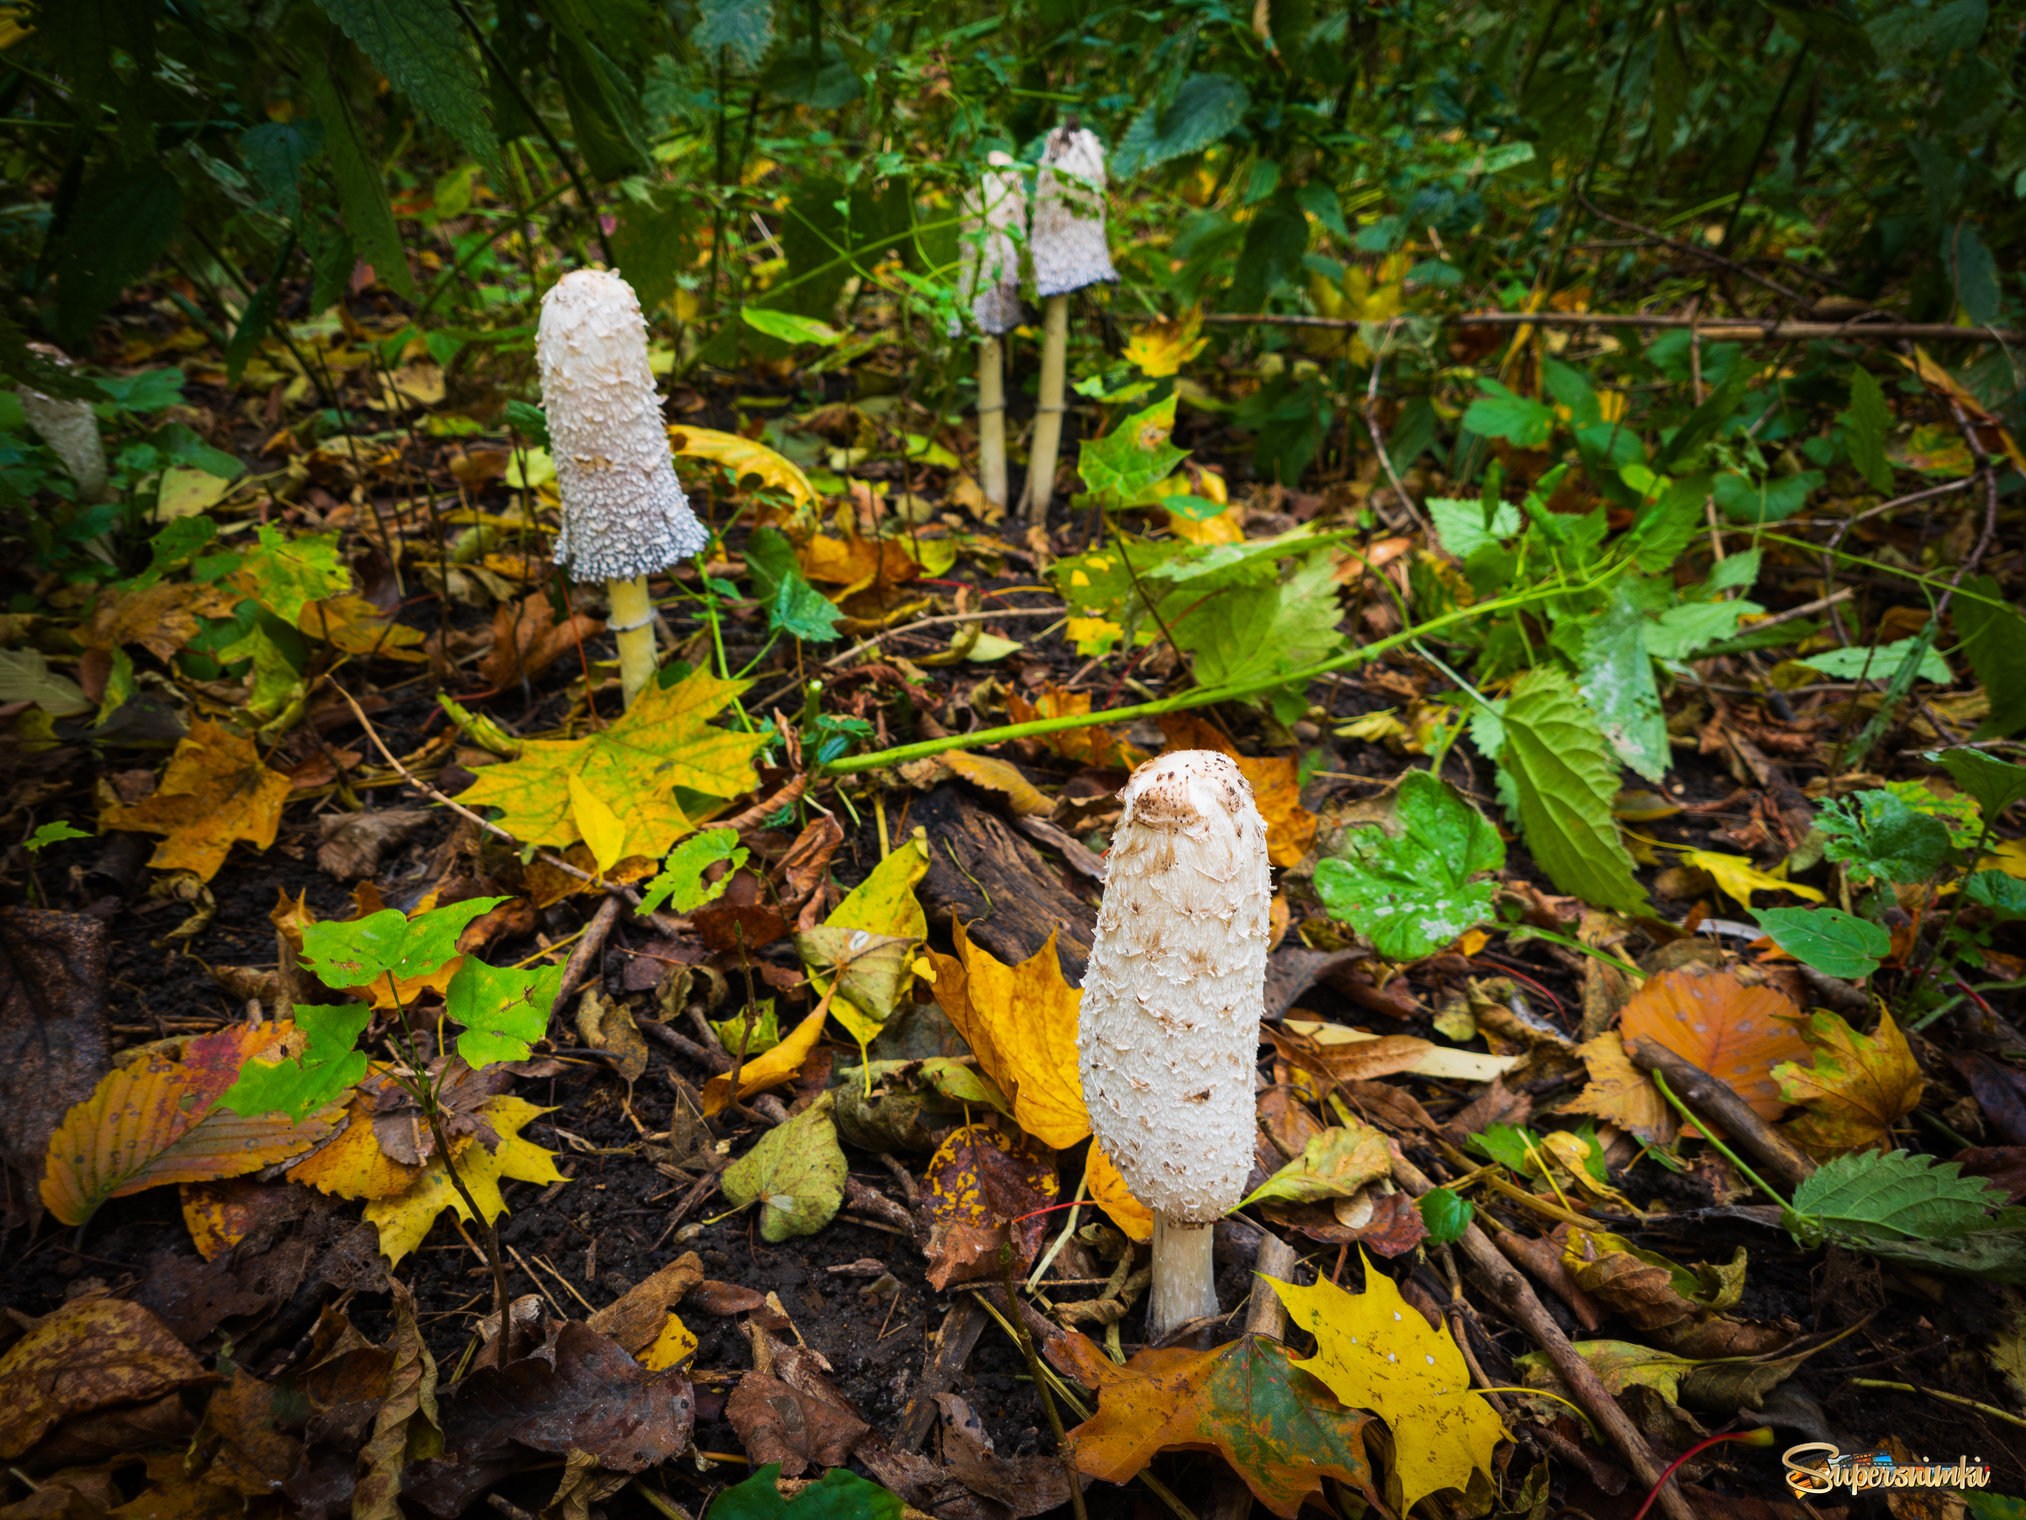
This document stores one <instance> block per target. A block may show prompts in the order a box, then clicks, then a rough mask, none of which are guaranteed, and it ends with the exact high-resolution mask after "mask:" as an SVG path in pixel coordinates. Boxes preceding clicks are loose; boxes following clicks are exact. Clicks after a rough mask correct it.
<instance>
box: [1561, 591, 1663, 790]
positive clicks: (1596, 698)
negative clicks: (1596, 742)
mask: <svg viewBox="0 0 2026 1520" xmlns="http://www.w3.org/2000/svg"><path fill="white" fill-rule="evenodd" d="M1631 589H1632V588H1631V586H1630V584H1629V583H1628V582H1626V581H1624V580H1620V581H1619V582H1618V586H1617V588H1616V592H1617V594H1616V595H1615V596H1614V597H1613V598H1612V604H1611V606H1610V608H1609V609H1608V610H1606V611H1605V612H1603V613H1602V614H1600V615H1598V616H1596V617H1593V618H1591V619H1590V620H1589V621H1588V622H1587V623H1586V624H1585V625H1584V628H1583V645H1582V687H1581V690H1582V693H1583V699H1584V700H1585V701H1586V702H1588V703H1589V704H1590V708H1591V710H1592V711H1593V712H1595V713H1596V714H1597V721H1598V722H1599V723H1601V724H1602V725H1603V728H1604V737H1605V738H1606V739H1607V740H1609V741H1610V744H1611V748H1613V749H1614V750H1616V751H1617V752H1618V758H1619V759H1620V760H1623V761H1624V762H1625V763H1626V764H1627V765H1629V766H1631V767H1632V769H1633V770H1635V771H1637V772H1638V773H1639V774H1640V775H1642V776H1644V777H1645V778H1646V779H1647V780H1648V781H1658V780H1660V779H1661V778H1662V777H1663V776H1665V775H1666V774H1667V762H1668V758H1669V757H1668V748H1667V714H1666V713H1664V712H1662V711H1661V708H1660V688H1659V687H1658V686H1657V685H1655V684H1654V680H1653V657H1652V655H1651V654H1649V653H1648V652H1647V648H1646V627H1647V621H1648V619H1647V616H1646V612H1645V609H1643V608H1641V607H1639V606H1637V605H1636V604H1635V603H1634V602H1633V600H1632V598H1631V596H1630V594H1629V593H1630V592H1631Z"/></svg>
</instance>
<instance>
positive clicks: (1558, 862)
mask: <svg viewBox="0 0 2026 1520" xmlns="http://www.w3.org/2000/svg"><path fill="white" fill-rule="evenodd" d="M1503 719H1504V726H1505V741H1504V745H1503V747H1502V748H1501V750H1500V758H1499V768H1500V770H1501V771H1502V772H1503V773H1504V774H1505V775H1506V776H1507V777H1509V778H1510V779H1511V781H1512V784H1513V790H1514V793H1515V797H1516V800H1517V802H1518V804H1519V821H1520V830H1521V832H1522V833H1523V834H1524V835H1525V837H1526V842H1527V848H1528V849H1530V850H1531V851H1532V852H1533V856H1534V859H1535V861H1536V862H1537V863H1538V864H1539V865H1540V867H1541V869H1542V870H1543V871H1545V872H1546V873H1547V876H1548V880H1550V881H1551V882H1553V883H1554V884H1555V886H1556V887H1557V888H1558V889H1559V890H1561V891H1563V892H1569V893H1572V894H1574V895H1575V896H1577V897H1580V898H1582V899H1583V901H1584V902H1587V903H1589V904H1590V905H1591V906H1593V907H1598V908H1616V909H1618V910H1619V911H1621V912H1628V913H1630V912H1638V911H1640V910H1642V909H1643V908H1644V907H1645V904H1646V894H1645V893H1644V892H1642V891H1641V890H1640V888H1639V883H1638V882H1637V881H1635V880H1634V879H1633V875H1632V857H1631V856H1630V855H1629V854H1627V853H1626V850H1625V845H1624V842H1623V841H1622V840H1620V839H1619V837H1618V825H1617V822H1616V820H1615V819H1613V818H1612V816H1611V803H1612V800H1613V799H1614V798H1615V797H1616V796H1617V795H1618V765H1617V759H1616V757H1615V756H1614V755H1613V754H1612V752H1611V748H1610V745H1609V744H1607V743H1606V742H1605V739H1604V735H1603V733H1602V731H1601V730H1600V729H1599V728H1598V726H1597V720H1596V718H1595V717H1594V716H1592V715H1591V713H1590V711H1589V709H1588V708H1586V707H1585V706H1584V705H1583V703H1582V700H1581V699H1580V698H1579V697H1578V696H1577V695H1576V692H1575V690H1574V688H1573V687H1571V685H1570V684H1569V678H1568V677H1567V676H1565V675H1563V674H1562V672H1561V671H1559V670H1556V669H1554V668H1552V667H1548V666H1541V667H1537V668H1535V669H1533V670H1530V671H1528V672H1527V673H1526V674H1525V675H1523V676H1521V677H1520V678H1519V680H1518V681H1516V682H1514V683H1513V689H1512V695H1511V696H1510V697H1509V698H1508V699H1507V700H1506V704H1505V711H1504V713H1503Z"/></svg>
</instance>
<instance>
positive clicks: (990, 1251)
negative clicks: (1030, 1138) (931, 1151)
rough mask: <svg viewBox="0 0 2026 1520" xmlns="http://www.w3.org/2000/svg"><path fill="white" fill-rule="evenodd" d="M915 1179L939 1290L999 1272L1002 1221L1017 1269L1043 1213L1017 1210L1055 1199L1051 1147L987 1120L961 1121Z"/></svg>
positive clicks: (1036, 1240) (1035, 1246)
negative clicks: (1013, 1138)
mask: <svg viewBox="0 0 2026 1520" xmlns="http://www.w3.org/2000/svg"><path fill="white" fill-rule="evenodd" d="M922 1181H923V1183H924V1184H925V1186H924V1189H923V1196H922V1211H923V1213H925V1214H926V1215H927V1216H928V1219H929V1242H928V1245H927V1247H926V1252H927V1255H928V1259H929V1271H928V1278H929V1286H930V1287H932V1288H934V1289H935V1290H936V1291H937V1292H939V1293H940V1292H942V1291H943V1290H944V1289H945V1288H947V1287H949V1285H950V1284H951V1283H953V1282H975V1281H977V1280H979V1279H980V1278H996V1277H998V1276H999V1272H1000V1267H999V1248H1000V1247H1001V1246H1003V1245H1004V1244H1005V1243H1006V1240H1007V1238H1008V1234H1007V1232H1008V1229H1009V1227H1010V1229H1011V1231H1012V1240H1013V1249H1014V1257H1015V1263H1016V1267H1017V1269H1018V1270H1020V1271H1025V1270H1026V1269H1027V1268H1028V1267H1029V1266H1031V1265H1032V1264H1033V1262H1034V1256H1035V1253H1036V1252H1037V1251H1038V1250H1039V1249H1040V1247H1041V1239H1042V1236H1043V1235H1044V1234H1046V1232H1047V1228H1048V1221H1047V1220H1046V1219H1045V1218H1038V1217H1037V1218H1023V1217H1022V1216H1025V1215H1031V1214H1034V1213H1035V1211H1036V1210H1038V1209H1045V1208H1047V1207H1048V1205H1050V1204H1051V1203H1053V1202H1055V1197H1056V1193H1057V1192H1058V1191H1059V1188H1060V1184H1059V1183H1058V1181H1057V1179H1056V1175H1055V1159H1054V1157H1053V1156H1052V1155H1050V1154H1047V1153H1045V1152H1044V1153H1043V1154H1040V1155H1037V1154H1035V1153H1034V1151H1032V1150H1029V1149H1027V1148H1026V1146H1025V1143H1023V1144H1022V1145H1021V1146H1018V1147H1016V1146H1015V1145H1013V1144H1012V1143H1010V1142H1008V1141H1007V1140H1006V1138H1005V1137H1004V1136H1002V1135H1000V1134H999V1133H998V1131H996V1130H994V1129H993V1128H992V1127H991V1126H990V1125H989V1124H966V1125H964V1126H962V1127H961V1128H959V1129H957V1130H954V1131H952V1132H951V1134H950V1137H949V1139H947V1140H945V1141H944V1142H943V1144H942V1147H941V1149H939V1150H938V1151H937V1152H936V1153H935V1155H934V1156H932V1157H931V1158H930V1159H929V1164H928V1167H927V1169H926V1170H925V1171H924V1172H923V1174H922ZM1014 1220H1020V1223H1018V1224H1014V1223H1013V1221H1014Z"/></svg>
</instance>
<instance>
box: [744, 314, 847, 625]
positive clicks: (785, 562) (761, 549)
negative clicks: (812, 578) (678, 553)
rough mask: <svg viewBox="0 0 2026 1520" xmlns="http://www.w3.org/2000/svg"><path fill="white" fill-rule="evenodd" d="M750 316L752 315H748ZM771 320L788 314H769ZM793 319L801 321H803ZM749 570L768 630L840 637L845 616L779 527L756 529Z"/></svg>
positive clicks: (749, 546) (749, 548)
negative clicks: (820, 588)
mask: <svg viewBox="0 0 2026 1520" xmlns="http://www.w3.org/2000/svg"><path fill="white" fill-rule="evenodd" d="M749 314H750V313H749ZM765 315H767V316H770V317H779V316H787V315H788V314H787V313H785V312H767V313H765ZM794 320H797V321H800V320H801V319H800V318H795V319H794ZM746 568H747V569H748V570H750V571H752V573H753V592H754V597H755V599H756V600H757V601H759V602H760V603H761V604H762V605H764V606H765V607H766V609H767V626H768V628H769V630H771V631H773V632H777V633H785V634H788V635H790V636H791V637H793V638H798V639H801V640H803V641H804V642H806V643H811V644H828V643H832V642H834V641H835V640H836V638H837V625H838V623H839V622H840V621H841V620H842V619H843V617H844V614H843V613H842V612H841V611H839V610H838V607H837V604H836V603H834V602H832V601H831V600H830V598H829V597H827V596H825V595H824V594H823V593H822V592H820V591H818V590H817V589H816V588H815V587H814V586H812V585H810V584H809V582H808V580H807V579H805V578H804V577H803V574H802V570H801V567H800V565H799V564H798V563H797V562H796V559H795V548H794V545H792V544H790V543H789V542H788V538H787V535H786V534H784V533H783V532H781V530H780V529H779V528H756V529H754V530H753V536H752V538H751V539H750V540H748V541H747V545H746Z"/></svg>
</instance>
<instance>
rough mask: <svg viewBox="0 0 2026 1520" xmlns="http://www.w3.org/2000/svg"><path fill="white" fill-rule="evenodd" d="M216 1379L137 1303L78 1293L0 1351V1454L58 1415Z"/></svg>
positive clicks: (15, 1450)
mask: <svg viewBox="0 0 2026 1520" xmlns="http://www.w3.org/2000/svg"><path fill="white" fill-rule="evenodd" d="M211 1381H213V1377H212V1374H211V1373H210V1372H208V1371H207V1370H205V1367H204V1364H203V1363H202V1362H200V1361H198V1360H197V1358H196V1357H194V1356H192V1355H191V1354H190V1352H189V1351H188V1349H186V1348H185V1347H184V1345H183V1343H182V1342H181V1341H179V1340H177V1339H176V1337H175V1335H174V1334H173V1333H172V1332H171V1331H170V1329H169V1327H168V1326H167V1325H165V1324H163V1323H162V1322H161V1321H160V1320H159V1319H157V1318H155V1316H154V1315H152V1314H150V1313H149V1312H148V1311H147V1310H146V1309H144V1308H142V1307H141V1306H140V1305H139V1304H135V1303H129V1302H127V1301H126V1300H124V1299H118V1298H94V1299H81V1300H79V1301H77V1302H75V1303H68V1304H65V1305H64V1306H63V1307H62V1308H60V1309H58V1310H57V1311H56V1312H55V1313H54V1314H50V1315H48V1316H46V1317H44V1318H43V1319H42V1320H41V1321H40V1322H39V1323H37V1324H36V1325H35V1327H34V1328H33V1329H32V1330H30V1331H29V1332H28V1333H27V1334H26V1335H24V1336H22V1337H21V1339H19V1340H18V1341H16V1342H15V1343H14V1344H13V1345H11V1346H9V1347H8V1348H7V1350H6V1351H5V1353H0V1461H8V1462H11V1461H13V1460H14V1459H15V1458H16V1457H18V1456H21V1455H22V1454H23V1453H24V1452H26V1451H28V1450H29V1449H30V1448H31V1447H33V1446H34V1445H35V1443H36V1442H38V1441H40V1440H41V1439H42V1438H43V1436H45V1435H46V1434H48V1432H49V1431H50V1430H51V1429H52V1428H54V1427H55V1426H56V1425H57V1424H59V1423H60V1422H61V1421H64V1420H67V1419H69V1418H71V1417H72V1416H73V1415H80V1414H90V1413H92V1412H93V1411H94V1410H99V1409H105V1408H108V1407H110V1406H112V1405H115V1404H134V1403H138V1402H140V1401H142V1400H145V1399H156V1398H160V1397H161V1396H162V1395H164V1394H167V1393H173V1392H175V1391H176V1390H177V1389H179V1388H188V1387H191V1386H193V1385H195V1384H198V1383H208V1382H211Z"/></svg>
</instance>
